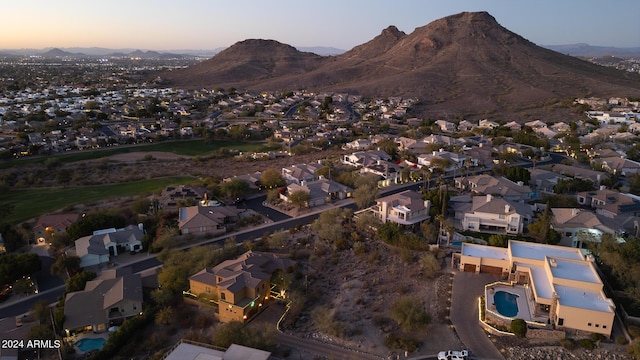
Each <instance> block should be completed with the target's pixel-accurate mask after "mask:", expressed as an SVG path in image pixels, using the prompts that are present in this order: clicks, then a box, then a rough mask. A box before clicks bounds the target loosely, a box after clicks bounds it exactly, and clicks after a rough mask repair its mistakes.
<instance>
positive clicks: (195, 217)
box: [178, 205, 240, 229]
mask: <svg viewBox="0 0 640 360" xmlns="http://www.w3.org/2000/svg"><path fill="white" fill-rule="evenodd" d="M239 212H240V211H239V210H238V208H237V207H235V206H211V207H208V206H199V205H196V206H189V207H183V208H180V209H179V210H178V227H179V228H180V229H182V228H183V227H201V226H212V225H217V224H222V223H224V219H225V218H226V217H235V216H238V213H239Z"/></svg>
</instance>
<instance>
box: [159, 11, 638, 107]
mask: <svg viewBox="0 0 640 360" xmlns="http://www.w3.org/2000/svg"><path fill="white" fill-rule="evenodd" d="M160 76H161V77H162V78H164V79H166V80H167V81H168V82H169V83H172V84H176V85H178V86H184V87H194V88H197V87H223V88H226V87H235V88H238V89H247V90H253V91H267V90H273V91H282V90H295V89H307V90H314V91H327V92H347V93H354V94H362V95H369V96H381V97H388V96H405V97H417V98H420V99H421V109H420V110H421V112H422V113H423V114H438V115H439V114H442V113H443V112H452V113H459V114H460V113H463V114H469V113H471V114H488V113H511V112H514V111H527V112H528V113H529V116H531V113H533V112H535V110H532V109H537V108H540V107H542V106H543V105H544V104H547V105H549V104H552V103H555V102H558V101H559V99H564V100H567V99H569V100H570V99H573V98H575V97H578V96H587V95H588V96H598V95H601V96H612V95H617V96H639V95H640V76H639V75H638V74H632V73H628V72H622V71H619V70H616V69H611V68H605V67H602V66H598V65H594V64H591V63H589V62H587V61H583V60H580V59H578V58H575V57H571V56H567V55H564V54H561V53H558V52H555V51H552V50H549V49H545V48H542V47H539V46H537V45H535V44H533V43H532V42H530V41H528V40H526V39H524V38H523V37H521V36H519V35H517V34H515V33H513V32H511V31H509V30H507V29H505V28H504V27H502V26H501V25H499V24H498V22H497V21H496V20H495V19H494V18H493V17H492V16H491V15H489V14H488V13H486V12H464V13H460V14H456V15H452V16H448V17H445V18H442V19H439V20H436V21H434V22H432V23H430V24H428V25H426V26H423V27H419V28H416V29H415V30H414V31H413V32H412V33H411V34H405V33H404V32H402V31H399V30H398V29H397V28H396V27H395V26H390V27H388V28H386V29H384V30H383V31H382V33H381V34H380V35H378V36H376V37H375V38H374V39H372V40H370V41H369V42H367V43H364V44H362V45H358V46H356V47H354V48H353V49H351V50H349V51H347V52H345V53H344V54H341V55H337V56H331V57H321V56H317V55H314V54H309V53H303V52H299V51H297V50H295V49H293V48H292V47H290V46H288V45H285V44H281V43H279V42H276V41H273V40H247V41H243V42H239V43H236V44H234V45H233V46H231V47H229V48H228V49H226V50H224V51H222V52H220V53H219V54H217V55H215V56H214V57H212V58H211V59H209V60H207V61H205V62H202V63H199V64H197V65H195V66H192V67H189V68H186V69H181V70H177V71H173V72H166V73H163V74H161V75H160Z"/></svg>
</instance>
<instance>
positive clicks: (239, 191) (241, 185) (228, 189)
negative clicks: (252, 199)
mask: <svg viewBox="0 0 640 360" xmlns="http://www.w3.org/2000/svg"><path fill="white" fill-rule="evenodd" d="M220 191H221V192H222V193H223V194H225V195H227V196H228V197H230V198H232V199H234V200H236V199H242V198H244V197H245V196H246V195H247V193H248V192H249V183H248V182H247V181H246V180H243V179H238V178H235V179H231V180H230V181H225V182H223V183H222V184H221V185H220Z"/></svg>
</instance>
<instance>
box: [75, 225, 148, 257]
mask: <svg viewBox="0 0 640 360" xmlns="http://www.w3.org/2000/svg"><path fill="white" fill-rule="evenodd" d="M103 231H108V232H104V233H103ZM95 233H97V234H96V235H90V236H84V237H81V238H80V239H78V240H76V241H75V244H76V254H77V255H78V256H79V257H82V256H85V255H88V254H93V255H107V254H109V251H108V250H107V249H106V245H107V244H110V243H114V244H127V243H131V242H135V241H141V240H142V238H143V237H144V231H143V230H142V229H140V228H139V227H137V226H135V225H129V226H127V227H126V228H123V229H117V230H116V229H106V230H98V231H96V232H95Z"/></svg>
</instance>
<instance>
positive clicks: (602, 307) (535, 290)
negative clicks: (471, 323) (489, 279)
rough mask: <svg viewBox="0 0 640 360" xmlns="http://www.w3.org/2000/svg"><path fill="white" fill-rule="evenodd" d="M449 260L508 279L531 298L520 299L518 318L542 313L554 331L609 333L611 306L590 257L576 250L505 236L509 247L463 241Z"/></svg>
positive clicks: (488, 302)
mask: <svg viewBox="0 0 640 360" xmlns="http://www.w3.org/2000/svg"><path fill="white" fill-rule="evenodd" d="M453 263H454V264H457V267H458V269H459V270H460V271H470V272H484V273H496V274H502V275H503V276H505V277H507V279H508V280H509V282H510V284H512V285H510V286H509V287H513V288H515V287H518V289H519V290H518V291H523V292H524V294H525V297H526V300H529V299H531V301H521V302H518V309H517V312H518V314H517V315H516V316H517V317H519V318H540V317H543V318H547V319H548V321H549V322H550V323H551V324H552V325H553V326H554V327H555V328H557V329H564V330H568V331H574V332H575V331H582V332H587V333H599V334H603V335H605V336H611V330H612V329H613V321H614V318H615V308H616V307H615V304H614V303H613V301H612V300H611V299H610V298H608V297H607V295H606V294H605V293H604V291H603V283H602V280H601V279H600V277H599V275H598V272H597V270H596V268H595V265H594V263H593V261H591V259H590V258H586V257H585V256H584V255H583V254H582V252H581V251H580V249H575V248H569V247H564V246H555V245H546V244H538V243H529V242H522V241H516V240H509V243H508V246H507V248H498V247H492V246H485V245H477V244H468V243H463V244H462V249H461V252H460V253H458V254H454V255H453ZM520 285H522V286H520ZM509 287H508V288H509ZM514 292H515V290H514ZM487 296H491V295H490V294H488V295H487ZM492 302H493V299H487V304H491V303H492ZM520 307H524V309H523V308H520ZM544 324H546V321H544V322H543V325H544Z"/></svg>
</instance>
